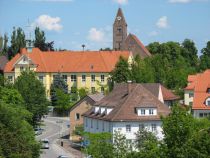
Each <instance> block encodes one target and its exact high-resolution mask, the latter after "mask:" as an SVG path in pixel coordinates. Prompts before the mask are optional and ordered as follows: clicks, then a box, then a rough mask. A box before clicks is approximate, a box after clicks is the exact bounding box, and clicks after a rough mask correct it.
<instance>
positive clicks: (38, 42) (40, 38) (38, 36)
mask: <svg viewBox="0 0 210 158" xmlns="http://www.w3.org/2000/svg"><path fill="white" fill-rule="evenodd" d="M34 32H35V41H34V46H35V47H38V48H39V49H40V50H42V51H46V50H47V45H46V38H45V33H44V31H42V30H40V29H39V27H36V28H35V31H34Z"/></svg>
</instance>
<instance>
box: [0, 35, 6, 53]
mask: <svg viewBox="0 0 210 158" xmlns="http://www.w3.org/2000/svg"><path fill="white" fill-rule="evenodd" d="M7 43H8V37H7V34H6V33H5V34H4V37H2V36H1V35H0V54H2V55H6V54H7V53H8V46H7Z"/></svg>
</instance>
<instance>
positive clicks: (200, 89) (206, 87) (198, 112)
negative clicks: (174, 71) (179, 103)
mask: <svg viewBox="0 0 210 158" xmlns="http://www.w3.org/2000/svg"><path fill="white" fill-rule="evenodd" d="M184 103H185V105H188V106H190V107H191V108H192V113H193V116H194V117H207V116H210V69H207V70H206V71H204V72H203V73H198V74H195V75H189V76H188V85H187V87H185V94H184Z"/></svg>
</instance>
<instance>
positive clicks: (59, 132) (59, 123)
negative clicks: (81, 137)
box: [36, 117, 74, 158]
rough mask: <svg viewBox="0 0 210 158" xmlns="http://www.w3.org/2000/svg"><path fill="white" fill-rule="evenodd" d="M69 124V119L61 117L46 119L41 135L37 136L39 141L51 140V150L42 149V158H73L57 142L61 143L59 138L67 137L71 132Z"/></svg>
mask: <svg viewBox="0 0 210 158" xmlns="http://www.w3.org/2000/svg"><path fill="white" fill-rule="evenodd" d="M68 123H69V120H68V118H60V117H47V118H45V119H44V125H45V126H43V129H44V131H43V132H42V134H41V135H39V136H37V137H36V138H37V140H41V139H45V138H46V139H48V140H49V149H42V152H43V153H42V154H41V158H57V157H58V156H59V155H66V156H69V158H70V157H71V158H73V157H74V155H72V154H71V153H69V152H66V151H65V150H63V148H61V147H60V146H59V145H58V144H56V141H59V138H60V137H62V136H64V135H66V134H67V133H68V131H69V128H68V127H67V124H68Z"/></svg>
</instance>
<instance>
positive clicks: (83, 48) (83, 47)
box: [82, 44, 85, 52]
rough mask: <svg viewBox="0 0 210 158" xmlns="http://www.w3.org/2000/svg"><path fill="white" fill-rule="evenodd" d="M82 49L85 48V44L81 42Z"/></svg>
mask: <svg viewBox="0 0 210 158" xmlns="http://www.w3.org/2000/svg"><path fill="white" fill-rule="evenodd" d="M82 50H83V52H84V50H85V44H82Z"/></svg>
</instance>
